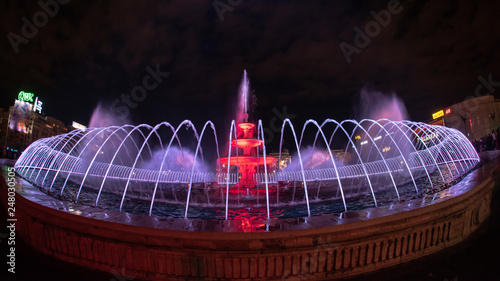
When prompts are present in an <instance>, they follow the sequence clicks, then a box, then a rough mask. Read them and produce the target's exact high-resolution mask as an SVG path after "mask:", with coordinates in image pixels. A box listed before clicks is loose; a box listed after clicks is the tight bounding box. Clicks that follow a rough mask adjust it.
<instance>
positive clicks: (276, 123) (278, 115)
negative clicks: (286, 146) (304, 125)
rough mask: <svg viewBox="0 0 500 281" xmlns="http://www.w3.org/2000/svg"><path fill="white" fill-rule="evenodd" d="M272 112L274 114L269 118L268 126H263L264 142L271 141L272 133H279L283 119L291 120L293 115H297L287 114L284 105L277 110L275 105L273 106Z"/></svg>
mask: <svg viewBox="0 0 500 281" xmlns="http://www.w3.org/2000/svg"><path fill="white" fill-rule="evenodd" d="M272 111H273V113H274V116H273V117H272V118H271V120H269V127H267V128H264V141H265V142H266V143H269V142H271V141H272V140H273V139H274V135H275V134H276V133H278V134H279V133H281V126H282V124H283V121H285V119H287V118H288V119H290V121H291V120H293V119H294V118H295V117H297V115H296V114H289V113H288V112H287V109H286V106H283V108H282V109H281V111H279V110H278V109H277V108H276V107H275V108H273V110H272Z"/></svg>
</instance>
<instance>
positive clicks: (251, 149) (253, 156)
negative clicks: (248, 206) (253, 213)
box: [217, 123, 276, 187]
mask: <svg viewBox="0 0 500 281" xmlns="http://www.w3.org/2000/svg"><path fill="white" fill-rule="evenodd" d="M255 132H256V131H255V124H252V123H239V124H238V125H237V128H236V134H237V138H236V139H235V140H233V141H231V148H240V149H242V150H243V153H242V154H241V153H238V154H237V155H236V154H232V155H231V158H230V159H228V157H223V158H219V159H218V160H217V161H219V163H220V164H221V165H223V167H224V165H228V163H229V165H230V166H236V167H238V172H239V173H240V174H241V177H240V180H239V182H238V185H239V186H241V187H253V186H255V185H256V184H257V182H256V181H255V179H254V175H255V173H257V167H258V166H263V165H267V166H268V167H270V168H269V170H271V169H274V167H275V165H276V158H275V157H272V156H266V157H263V156H262V153H260V152H258V151H259V149H260V147H262V145H263V141H262V140H259V139H257V138H256V136H255ZM260 172H264V171H263V170H262V171H260Z"/></svg>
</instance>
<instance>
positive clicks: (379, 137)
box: [373, 136, 382, 141]
mask: <svg viewBox="0 0 500 281" xmlns="http://www.w3.org/2000/svg"><path fill="white" fill-rule="evenodd" d="M381 138H382V136H378V137H375V138H374V139H373V140H374V141H377V140H379V139H381Z"/></svg>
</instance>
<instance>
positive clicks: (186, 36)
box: [0, 0, 500, 123]
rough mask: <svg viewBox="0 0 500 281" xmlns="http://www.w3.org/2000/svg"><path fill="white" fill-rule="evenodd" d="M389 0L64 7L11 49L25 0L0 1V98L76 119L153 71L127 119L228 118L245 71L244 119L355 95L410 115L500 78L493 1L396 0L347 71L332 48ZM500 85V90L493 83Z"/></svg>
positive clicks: (334, 113)
mask: <svg viewBox="0 0 500 281" xmlns="http://www.w3.org/2000/svg"><path fill="white" fill-rule="evenodd" d="M388 2H389V1H380V0H378V1H266V2H260V1H243V2H242V3H241V4H239V5H238V6H236V7H234V10H232V11H226V12H225V13H224V20H223V21H221V20H220V18H219V16H218V14H217V11H216V10H215V8H214V7H213V4H212V2H210V1H198V2H196V4H194V3H193V2H191V1H168V2H167V1H118V0H116V1H70V2H69V3H68V4H66V5H61V6H60V10H59V12H58V13H57V14H56V15H55V16H54V17H53V18H50V19H49V21H48V23H47V24H46V25H45V26H43V27H41V28H40V29H39V31H38V33H37V34H36V36H34V37H33V38H31V39H29V42H28V43H27V44H21V45H20V46H19V53H18V54H16V53H15V52H14V51H13V48H12V46H11V44H10V42H9V40H8V37H7V34H8V33H9V32H14V33H16V34H21V28H22V25H23V23H22V22H21V18H22V17H27V18H28V19H30V20H31V19H32V16H33V15H34V14H35V13H36V12H37V11H39V10H41V8H40V7H39V6H38V4H37V3H36V2H35V1H5V2H4V3H3V4H1V5H2V6H3V7H2V8H3V9H2V10H1V11H0V17H1V18H2V19H1V25H0V26H1V29H2V31H3V34H4V39H5V40H4V41H2V44H1V45H0V47H1V50H0V51H1V53H2V55H0V62H1V64H2V69H1V70H0V76H1V78H0V79H1V83H0V91H1V92H2V95H1V98H0V103H1V105H0V106H2V107H8V106H9V105H10V104H11V103H12V101H13V98H14V97H15V94H16V92H18V91H19V90H22V89H26V90H30V91H33V92H36V93H37V94H38V95H39V96H40V97H41V98H42V99H44V100H45V105H46V107H45V112H46V113H47V114H49V115H53V116H55V117H58V118H60V119H62V120H64V121H65V122H70V121H72V120H77V121H80V122H86V121H88V120H89V119H90V114H91V112H92V111H93V109H94V107H95V106H96V105H97V103H98V101H100V100H101V101H104V102H106V103H107V104H110V103H112V102H113V101H114V100H116V99H120V96H121V95H122V94H130V93H131V91H132V89H133V88H134V87H135V86H137V85H141V84H142V83H143V82H142V81H143V78H144V76H145V75H147V71H146V70H145V68H146V67H147V66H151V67H154V66H155V65H160V67H161V69H162V71H167V72H170V74H171V75H170V76H169V77H168V78H167V79H165V81H163V82H162V83H161V84H160V85H159V86H158V87H156V88H155V89H154V90H153V91H150V92H149V93H148V96H147V98H146V99H145V100H144V101H142V102H140V103H138V106H137V107H136V108H131V117H132V119H133V120H134V121H135V122H148V123H156V122H160V121H163V120H169V121H172V122H180V121H182V120H183V119H187V118H189V119H194V120H196V121H197V122H203V121H204V120H208V119H211V120H215V121H217V122H227V121H226V120H227V119H229V114H230V112H232V110H231V109H230V107H231V104H232V103H233V102H234V101H235V100H236V91H237V89H238V84H239V81H240V79H241V75H242V71H243V69H247V70H248V73H249V76H250V79H251V81H252V88H253V89H254V90H255V94H256V96H257V99H258V101H257V103H258V104H257V108H256V114H257V115H258V116H259V117H261V118H270V117H272V115H273V113H272V109H273V108H282V107H283V106H287V107H288V108H289V111H291V110H292V111H294V112H293V113H295V114H297V115H298V116H299V117H298V119H301V120H302V119H303V120H305V119H308V118H321V119H322V118H328V117H332V118H337V119H344V118H349V117H353V116H352V103H353V100H356V99H357V96H358V94H359V92H360V90H361V89H362V88H364V87H365V86H368V87H370V88H372V89H374V90H377V91H382V92H388V93H389V92H396V93H397V94H398V95H399V96H400V97H401V98H402V99H403V101H404V102H405V103H406V104H407V107H408V112H409V115H410V116H411V117H412V118H413V119H416V120H425V119H427V118H428V117H429V116H430V113H432V112H433V111H434V110H435V109H439V108H442V107H444V106H447V105H449V104H452V103H455V102H459V101H461V100H463V99H465V97H467V96H471V95H473V94H474V89H475V87H476V85H477V83H478V81H477V76H478V75H483V76H487V75H488V74H490V73H492V74H493V77H494V78H496V77H498V78H497V80H500V74H498V73H497V72H496V71H497V67H496V66H497V62H498V61H499V60H498V59H499V57H498V56H499V55H498V52H496V48H497V46H498V45H499V44H498V43H499V39H500V35H499V34H498V32H496V30H497V28H498V23H497V22H498V21H497V15H496V13H497V12H496V11H498V10H499V8H500V7H499V6H500V3H499V2H498V1H493V0H491V1H481V2H473V1H451V0H447V1H439V2H436V1H401V3H400V4H401V7H402V9H403V10H402V12H401V13H398V14H395V15H392V17H391V20H390V22H389V24H388V25H387V26H386V27H383V28H381V30H380V33H379V34H378V35H377V36H375V37H374V38H371V42H370V43H369V44H368V45H367V46H366V47H365V48H362V50H361V53H359V54H353V55H352V62H351V63H348V62H347V61H346V59H345V57H344V55H343V53H342V51H341V49H340V47H339V44H340V43H341V42H347V43H349V44H353V40H354V36H355V31H354V28H355V27H359V28H360V29H364V27H365V25H366V24H367V23H369V22H370V21H373V16H372V15H371V13H370V12H371V11H375V12H379V11H380V10H383V9H386V8H387V3H388ZM499 91H500V89H499Z"/></svg>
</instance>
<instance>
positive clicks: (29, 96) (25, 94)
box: [17, 91, 35, 102]
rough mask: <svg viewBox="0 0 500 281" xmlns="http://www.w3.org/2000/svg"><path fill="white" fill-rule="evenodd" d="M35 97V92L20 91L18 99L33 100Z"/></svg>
mask: <svg viewBox="0 0 500 281" xmlns="http://www.w3.org/2000/svg"><path fill="white" fill-rule="evenodd" d="M34 97H35V94H33V93H28V92H25V91H20V92H19V94H18V95H17V99H18V100H20V101H25V102H33V98H34Z"/></svg>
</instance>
